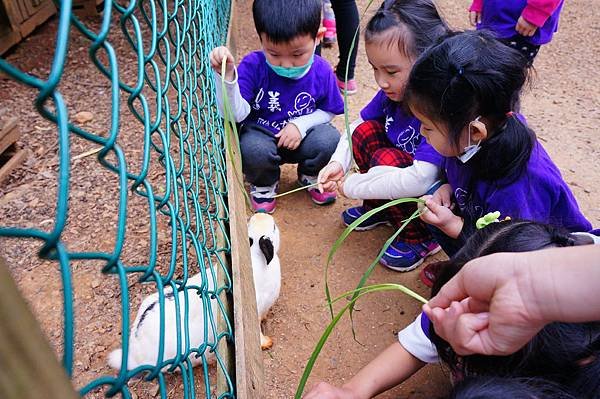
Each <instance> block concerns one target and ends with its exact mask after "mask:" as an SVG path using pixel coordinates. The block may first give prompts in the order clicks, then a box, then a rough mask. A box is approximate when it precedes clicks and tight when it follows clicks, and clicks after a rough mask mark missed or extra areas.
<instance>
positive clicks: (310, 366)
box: [294, 284, 427, 399]
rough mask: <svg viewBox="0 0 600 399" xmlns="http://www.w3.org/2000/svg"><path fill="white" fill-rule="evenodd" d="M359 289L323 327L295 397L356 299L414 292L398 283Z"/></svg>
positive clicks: (422, 299) (296, 398) (300, 394)
mask: <svg viewBox="0 0 600 399" xmlns="http://www.w3.org/2000/svg"><path fill="white" fill-rule="evenodd" d="M361 290H362V292H361V293H359V294H357V295H356V296H355V297H354V299H352V300H350V302H348V304H347V305H346V306H344V307H343V308H342V310H340V311H339V312H338V313H337V314H336V315H335V317H334V318H333V319H332V320H331V322H330V323H329V324H328V325H327V327H326V328H325V331H324V332H323V335H321V338H320V339H319V341H318V342H317V345H316V346H315V349H314V350H313V352H312V354H311V355H310V357H309V358H308V361H307V363H306V367H305V368H304V372H303V373H302V377H301V378H300V382H299V383H298V388H297V389H296V394H295V395H294V398H295V399H301V398H302V393H303V392H304V388H305V386H306V382H307V381H308V377H310V373H311V372H312V369H313V367H314V365H315V362H316V361H317V358H318V357H319V355H320V354H321V350H322V349H323V346H324V345H325V343H326V342H327V339H329V336H330V335H331V333H332V332H333V329H334V328H335V326H336V325H337V324H338V322H339V321H340V319H341V318H342V316H343V315H344V313H346V311H347V310H348V309H349V308H350V307H351V306H353V305H354V303H355V302H356V301H358V300H359V299H360V298H362V297H363V296H364V295H367V294H370V293H372V292H382V291H394V290H395V291H401V292H403V293H406V294H408V295H411V296H413V294H414V293H413V292H412V291H410V290H409V289H407V288H406V287H404V286H402V285H400V284H380V285H374V286H367V287H363V288H362V289H361ZM350 292H352V291H350ZM347 294H348V293H347ZM414 295H416V297H417V299H418V300H420V301H421V302H423V303H426V302H427V300H425V298H422V297H420V296H419V295H418V294H414Z"/></svg>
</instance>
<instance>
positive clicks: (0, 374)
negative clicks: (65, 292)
mask: <svg viewBox="0 0 600 399" xmlns="http://www.w3.org/2000/svg"><path fill="white" fill-rule="evenodd" d="M0 364H2V367H1V368H0V398H2V399H63V398H65V399H75V398H78V395H77V393H76V392H75V391H74V390H73V387H72V386H71V383H70V381H69V379H68V378H67V375H66V373H65V370H64V369H63V368H62V366H61V365H60V364H59V362H58V360H57V359H56V357H55V355H54V352H53V351H52V349H51V348H50V345H49V344H48V341H47V340H46V338H45V337H44V334H43V333H42V331H41V330H40V327H39V325H38V323H37V321H36V319H35V317H33V314H32V313H31V311H30V310H29V308H28V307H27V304H26V302H25V300H24V299H23V297H22V296H21V294H20V293H19V290H18V289H17V286H16V285H15V283H14V281H13V279H12V276H11V275H10V273H9V271H8V267H7V266H6V263H5V262H4V260H3V259H2V258H0Z"/></svg>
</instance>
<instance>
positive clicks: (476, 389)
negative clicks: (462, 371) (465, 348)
mask: <svg viewBox="0 0 600 399" xmlns="http://www.w3.org/2000/svg"><path fill="white" fill-rule="evenodd" d="M504 398H510V399H576V397H575V396H574V395H573V394H572V393H571V392H570V391H569V389H568V388H567V387H565V386H563V385H561V384H557V383H555V382H551V381H547V380H544V379H542V378H500V377H468V378H466V379H464V380H463V381H461V382H460V383H458V384H456V385H455V386H454V387H453V388H452V392H451V393H450V395H449V396H448V399H504Z"/></svg>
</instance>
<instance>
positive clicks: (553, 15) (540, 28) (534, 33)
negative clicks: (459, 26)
mask: <svg viewBox="0 0 600 399" xmlns="http://www.w3.org/2000/svg"><path fill="white" fill-rule="evenodd" d="M563 2H564V0H473V3H472V4H471V7H470V8H469V20H470V22H471V24H472V25H473V26H477V30H482V29H485V30H490V31H492V32H494V33H495V35H496V37H497V38H498V39H499V40H500V41H501V42H503V43H504V44H506V45H508V46H510V47H512V48H514V49H516V50H519V51H520V52H521V53H522V54H523V55H524V56H525V57H527V59H528V60H529V63H530V64H531V63H532V62H533V59H534V58H535V56H536V55H537V53H538V51H539V49H540V46H541V45H542V44H546V43H549V42H550V41H551V40H552V35H554V32H556V30H557V29H558V17H559V14H560V11H561V9H562V6H563Z"/></svg>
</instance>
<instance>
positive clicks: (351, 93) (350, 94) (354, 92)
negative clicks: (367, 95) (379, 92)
mask: <svg viewBox="0 0 600 399" xmlns="http://www.w3.org/2000/svg"><path fill="white" fill-rule="evenodd" d="M339 89H340V92H341V93H342V94H344V92H346V94H348V95H349V96H353V95H355V94H356V93H358V90H346V89H342V88H341V87H339Z"/></svg>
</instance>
